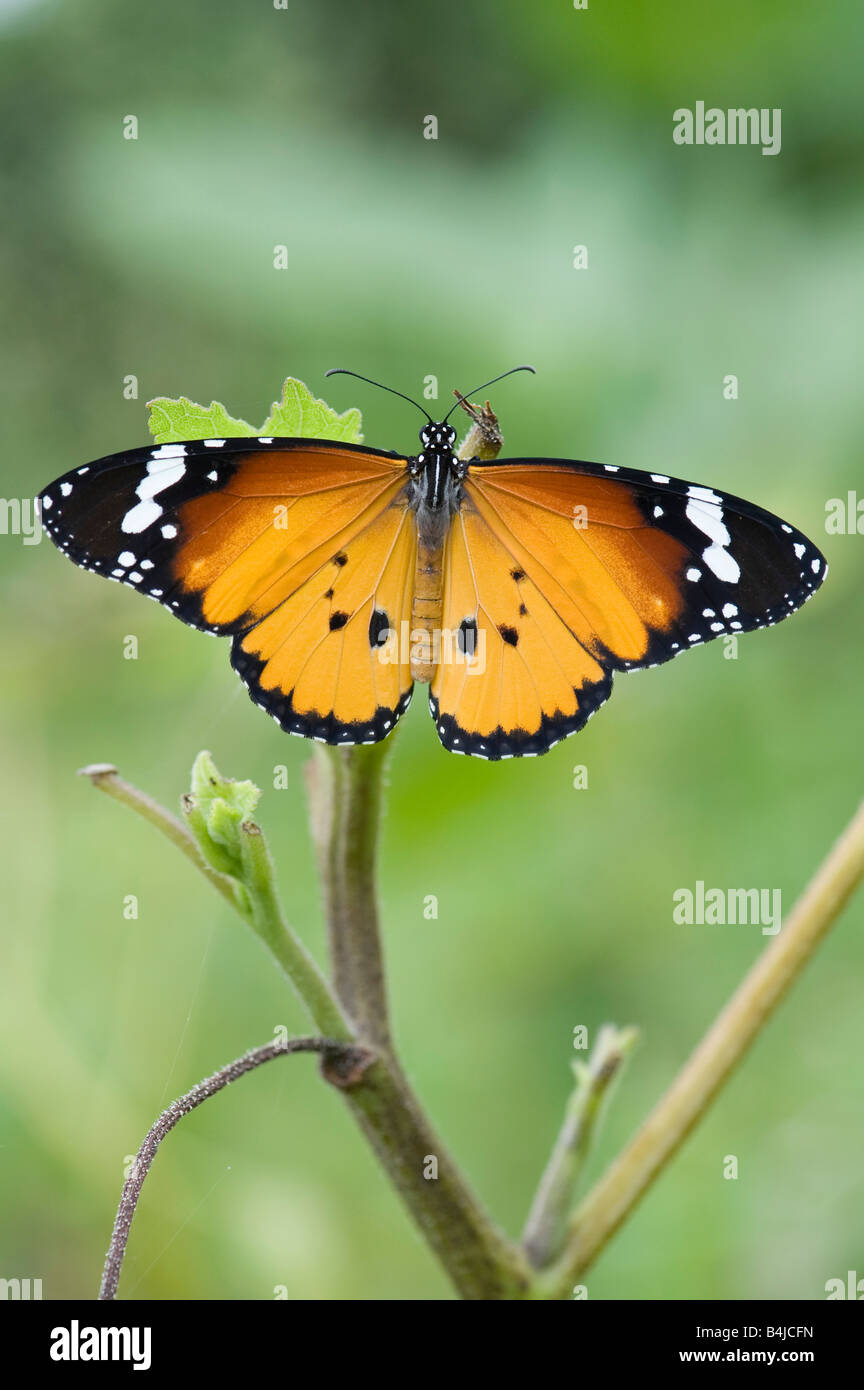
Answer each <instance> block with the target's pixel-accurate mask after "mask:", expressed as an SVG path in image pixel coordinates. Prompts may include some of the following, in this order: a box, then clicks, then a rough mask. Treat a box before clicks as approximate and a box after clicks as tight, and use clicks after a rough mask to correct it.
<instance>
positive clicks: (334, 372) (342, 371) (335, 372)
mask: <svg viewBox="0 0 864 1390" xmlns="http://www.w3.org/2000/svg"><path fill="white" fill-rule="evenodd" d="M517 370H518V368H517ZM324 375H325V376H356V378H357V380H358V381H365V382H367V384H368V385H369V386H377V387H378V390H379V391H389V392H390V395H391V396H401V397H402V400H403V401H407V402H408V404H409V405H415V406H416V407H417V409H418V410H419V411H420V412H421V414H423V415H425V416H426V419H427V420H428V421H429V424H430V425H431V424H432V423H433V420H432V416H431V415H430V414H429V412H428V410H424V408H423V406H422V405H420V403H419V402H418V401H412V399H411V397H410V396H406V395H403V393H402V392H401V391H396V390H394V388H393V387H392V386H382V384H381V382H380V381H373V380H372V378H371V377H369V376H361V375H360V373H359V372H352V371H351V370H350V369H349V368H348V367H331V368H330V370H329V372H325V373H324Z"/></svg>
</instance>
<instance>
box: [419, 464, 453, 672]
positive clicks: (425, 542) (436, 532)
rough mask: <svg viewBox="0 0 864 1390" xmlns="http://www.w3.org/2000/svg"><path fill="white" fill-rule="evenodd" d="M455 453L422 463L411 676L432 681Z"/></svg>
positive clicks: (441, 607) (439, 618) (439, 622)
mask: <svg viewBox="0 0 864 1390" xmlns="http://www.w3.org/2000/svg"><path fill="white" fill-rule="evenodd" d="M452 457H453V456H452V454H451V453H450V452H449V450H447V451H441V453H439V452H438V451H435V452H432V451H431V450H430V451H429V453H428V454H427V455H426V457H425V458H424V459H423V460H422V462H423V464H424V469H423V475H422V482H421V484H420V487H419V488H418V491H417V500H416V503H415V506H416V512H415V515H416V519H417V564H416V567H415V571H414V600H413V603H412V605H411V676H412V678H413V679H414V680H415V681H431V679H432V677H433V676H434V674H435V668H436V665H437V663H436V661H435V659H434V658H435V650H436V647H437V645H438V642H437V641H436V638H437V637H439V635H440V632H441V613H442V609H443V604H444V598H443V595H444V541H445V539H446V536H447V528H448V526H449V523H450V501H451V498H450V489H451V483H450V464H451V460H452Z"/></svg>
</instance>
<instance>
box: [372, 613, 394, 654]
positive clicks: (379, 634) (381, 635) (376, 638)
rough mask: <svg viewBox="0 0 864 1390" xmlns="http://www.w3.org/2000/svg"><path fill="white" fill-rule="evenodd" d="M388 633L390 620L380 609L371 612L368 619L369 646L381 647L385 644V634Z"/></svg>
mask: <svg viewBox="0 0 864 1390" xmlns="http://www.w3.org/2000/svg"><path fill="white" fill-rule="evenodd" d="M389 631H390V619H389V618H388V616H387V614H386V613H385V612H384V611H383V609H381V608H375V609H373V611H372V617H371V618H370V619H369V646H370V647H383V646H385V645H386V642H387V634H388V632H389Z"/></svg>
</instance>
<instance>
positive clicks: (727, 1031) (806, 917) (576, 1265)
mask: <svg viewBox="0 0 864 1390" xmlns="http://www.w3.org/2000/svg"><path fill="white" fill-rule="evenodd" d="M862 877H864V804H862V805H861V806H860V807H859V809H858V811H857V813H856V815H855V816H854V817H853V819H852V821H851V822H850V823H849V825H848V826H847V828H846V830H845V831H844V833H843V835H842V836H841V837H840V839H839V840H838V841H837V843H836V844H835V846H834V848H833V849H832V850H831V852H830V854H829V855H828V857H827V859H825V861H824V862H823V863H822V865H821V866H820V868H819V869H818V870H817V871H816V874H815V875H814V877H813V879H812V880H811V882H810V883H809V885H808V886H807V888H806V889H805V891H804V893H803V894H802V896H801V898H800V899H799V900H798V902H797V904H796V906H795V908H794V909H793V911H792V914H791V916H790V917H789V919H788V921H787V922H786V924H785V926H784V927H783V929H782V931H781V932H780V934H779V935H778V936H776V937H775V938H774V940H773V941H772V943H771V945H770V946H769V947H767V949H766V950H765V951H764V952H763V954H762V955H761V956H760V958H759V959H758V960H757V962H756V964H755V965H754V966H753V968H752V969H751V970H750V972H749V974H748V975H747V976H746V978H745V979H744V981H743V982H742V984H741V985H740V986H739V988H738V989H737V990H736V992H735V994H734V995H733V996H732V998H731V999H730V1001H729V1003H728V1004H727V1005H726V1007H725V1008H724V1009H723V1011H722V1012H721V1013H720V1015H719V1016H718V1018H717V1019H716V1021H715V1023H714V1024H713V1026H712V1027H711V1028H710V1029H709V1031H708V1033H706V1035H705V1037H704V1038H703V1039H702V1042H701V1043H700V1044H699V1046H698V1047H697V1048H696V1051H695V1052H693V1053H692V1055H691V1056H690V1058H689V1060H688V1061H687V1063H686V1064H685V1066H684V1068H683V1070H682V1071H681V1072H680V1073H679V1075H678V1076H677V1078H676V1079H675V1081H674V1082H673V1083H672V1085H671V1087H670V1088H669V1090H668V1091H667V1092H666V1094H665V1095H664V1096H663V1097H662V1099H661V1100H660V1101H659V1103H658V1104H657V1106H656V1107H655V1109H654V1110H653V1112H652V1113H651V1114H650V1115H649V1117H648V1119H647V1120H646V1121H645V1123H644V1124H643V1126H642V1128H641V1129H640V1130H639V1131H638V1133H637V1134H636V1135H635V1137H634V1138H633V1139H632V1140H631V1141H630V1143H629V1144H628V1145H627V1147H626V1148H625V1149H624V1150H623V1151H622V1153H621V1154H619V1156H618V1158H617V1159H615V1161H614V1162H613V1164H612V1166H611V1167H610V1168H609V1169H608V1170H607V1172H606V1173H605V1175H604V1176H603V1177H602V1178H601V1179H600V1181H599V1182H598V1183H597V1185H596V1186H595V1187H594V1189H593V1190H592V1191H591V1192H590V1193H589V1194H588V1196H587V1197H586V1199H585V1201H584V1202H583V1203H582V1205H581V1206H580V1207H579V1208H578V1210H577V1211H576V1212H575V1214H574V1216H573V1218H572V1222H571V1227H570V1238H569V1241H568V1245H567V1248H566V1249H565V1251H564V1253H563V1254H562V1256H561V1258H560V1260H559V1261H558V1262H557V1264H556V1265H555V1266H554V1267H552V1268H551V1269H550V1270H549V1272H548V1273H547V1274H544V1275H543V1276H541V1280H542V1287H543V1288H544V1289H545V1296H546V1297H549V1298H567V1297H568V1295H569V1292H570V1289H571V1288H572V1285H573V1284H574V1283H575V1282H577V1281H578V1279H579V1277H580V1276H581V1275H582V1274H583V1273H584V1272H585V1270H587V1269H588V1267H589V1265H591V1264H592V1262H593V1261H594V1260H595V1259H596V1258H597V1255H598V1254H599V1253H600V1251H601V1250H602V1249H603V1247H604V1246H605V1245H606V1243H607V1241H608V1240H609V1239H610V1238H611V1237H612V1236H613V1235H614V1233H615V1232H616V1231H617V1229H618V1227H619V1226H620V1225H621V1223H622V1222H623V1221H624V1220H625V1219H626V1217H627V1216H628V1215H629V1214H630V1212H631V1211H632V1210H633V1208H634V1207H635V1206H636V1204H637V1203H638V1202H639V1201H640V1199H641V1198H642V1197H643V1196H644V1194H645V1192H646V1191H647V1190H648V1188H649V1187H650V1186H651V1184H652V1182H654V1180H655V1178H656V1177H657V1175H658V1174H659V1173H660V1172H661V1170H662V1169H663V1168H664V1167H665V1165H666V1164H667V1163H668V1162H669V1160H670V1159H671V1158H672V1156H673V1154H674V1153H675V1152H676V1151H677V1150H678V1149H679V1148H680V1146H681V1144H683V1142H684V1140H685V1139H686V1137H687V1135H688V1134H689V1133H690V1131H691V1130H692V1129H693V1127H694V1125H695V1124H696V1123H697V1122H698V1120H700V1119H701V1117H702V1116H703V1115H704V1114H705V1112H706V1110H707V1109H708V1107H709V1106H710V1104H711V1102H712V1100H713V1099H714V1097H715V1096H716V1094H717V1092H718V1091H719V1090H720V1088H721V1086H722V1085H723V1083H724V1082H725V1081H726V1080H727V1078H728V1077H729V1075H730V1073H731V1072H732V1071H733V1069H734V1068H735V1067H736V1066H737V1065H738V1063H739V1062H740V1061H741V1058H742V1057H743V1056H744V1054H745V1053H746V1052H747V1050H748V1048H749V1047H750V1045H751V1043H752V1042H753V1040H754V1038H756V1036H757V1035H758V1033H759V1032H760V1031H761V1029H762V1028H763V1027H764V1025H765V1023H766V1022H767V1020H768V1018H769V1017H770V1016H771V1014H772V1013H773V1011H774V1009H775V1008H776V1007H777V1005H778V1004H779V1003H780V1001H781V999H783V997H784V996H785V995H786V994H787V993H788V991H789V989H790V988H791V986H792V985H793V983H794V982H795V980H796V979H797V978H798V976H799V975H800V973H801V971H802V970H803V969H804V966H805V965H806V964H807V962H808V960H809V959H810V957H811V956H812V955H813V953H814V951H815V950H816V948H817V946H818V945H819V943H820V941H821V940H822V938H823V937H824V936H825V934H826V933H827V932H828V930H829V928H830V927H831V925H832V924H833V923H834V922H835V921H836V919H837V917H838V916H839V915H840V913H841V911H842V910H843V908H844V906H845V905H846V903H847V902H848V900H849V898H850V897H851V896H852V894H853V893H854V891H855V889H856V888H857V887H858V885H859V884H860V882H861V879H862ZM541 1296H542V1295H541Z"/></svg>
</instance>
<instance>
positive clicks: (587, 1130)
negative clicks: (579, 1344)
mask: <svg viewBox="0 0 864 1390" xmlns="http://www.w3.org/2000/svg"><path fill="white" fill-rule="evenodd" d="M637 1036H638V1035H637V1032H636V1029H635V1028H624V1029H618V1028H614V1027H612V1026H611V1025H608V1024H607V1025H605V1026H604V1027H603V1028H601V1029H600V1032H599V1033H598V1035H597V1042H596V1044H595V1046H594V1049H593V1051H592V1053H591V1057H590V1059H589V1061H588V1063H587V1064H585V1063H579V1064H577V1066H576V1067H575V1068H574V1070H575V1071H576V1076H577V1084H576V1088H575V1090H574V1091H573V1094H572V1095H571V1097H570V1099H569V1101H568V1103H567V1109H566V1112H565V1115H564V1123H563V1124H562V1126H561V1131H560V1133H559V1135H558V1138H557V1139H556V1141H555V1147H554V1148H553V1150H552V1154H551V1156H550V1158H549V1162H548V1164H547V1165H546V1169H545V1172H544V1173H543V1176H542V1178H541V1179H540V1183H539V1186H538V1188H537V1195H536V1197H535V1198H534V1202H533V1204H532V1207H531V1212H530V1215H529V1217H528V1221H527V1223H526V1225H525V1233H524V1235H523V1237H522V1246H523V1249H524V1250H525V1251H526V1253H527V1255H528V1258H529V1259H530V1261H531V1263H532V1264H533V1265H535V1266H536V1267H537V1268H542V1267H543V1266H544V1265H547V1264H549V1262H550V1261H551V1260H552V1259H553V1258H554V1256H555V1255H557V1254H558V1252H559V1251H560V1249H561V1246H562V1245H563V1244H564V1238H565V1235H566V1223H567V1215H568V1212H569V1209H570V1203H571V1201H572V1198H573V1192H574V1191H575V1188H576V1184H577V1182H578V1180H579V1176H580V1174H581V1172H582V1169H583V1167H584V1164H585V1160H586V1158H587V1156H588V1152H589V1150H590V1148H591V1144H592V1143H593V1141H594V1139H595V1138H596V1136H597V1130H598V1127H599V1124H600V1118H601V1114H602V1111H603V1102H604V1100H606V1099H607V1098H608V1095H609V1088H610V1086H611V1084H612V1081H613V1080H614V1078H615V1077H616V1076H617V1075H618V1073H619V1071H620V1069H621V1064H622V1063H623V1061H624V1059H625V1057H626V1056H627V1053H628V1052H629V1051H630V1050H631V1048H632V1047H633V1045H634V1043H635V1042H636V1038H637Z"/></svg>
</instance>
